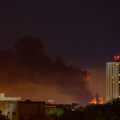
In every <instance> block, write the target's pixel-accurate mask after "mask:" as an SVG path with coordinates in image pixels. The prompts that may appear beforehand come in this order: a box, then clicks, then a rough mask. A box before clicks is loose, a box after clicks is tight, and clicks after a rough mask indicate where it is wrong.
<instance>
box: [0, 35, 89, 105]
mask: <svg viewBox="0 0 120 120" xmlns="http://www.w3.org/2000/svg"><path fill="white" fill-rule="evenodd" d="M88 78H89V74H88V73H87V72H86V71H82V70H81V69H80V68H78V67H75V66H74V65H72V64H68V63H67V62H65V61H64V60H63V59H62V58H59V57H52V56H50V55H49V54H48V52H47V50H46V47H45V45H44V43H43V41H42V40H40V39H39V38H36V37H33V36H29V37H24V38H22V39H20V40H17V41H16V42H15V44H14V46H13V49H12V50H3V51H1V52H0V82H1V83H0V90H1V92H5V93H6V94H7V95H10V96H21V97H22V98H23V99H27V98H29V99H31V100H48V99H54V100H55V102H56V103H72V102H79V103H87V102H88V100H89V99H90V98H91V91H90V90H89V85H88V81H87V80H88Z"/></svg>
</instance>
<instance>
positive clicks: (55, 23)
mask: <svg viewBox="0 0 120 120" xmlns="http://www.w3.org/2000/svg"><path fill="white" fill-rule="evenodd" d="M119 6H120V2H117V1H112V0H109V2H105V1H103V0H83V1H82V0H81V1H80V0H34V1H33V0H20V1H16V0H12V1H10V0H5V1H2V2H0V50H1V51H2V50H3V49H9V48H11V49H12V48H13V44H14V43H15V41H16V40H18V39H20V38H22V37H24V36H30V35H33V36H35V37H38V38H41V39H42V40H43V42H44V44H45V47H46V49H47V54H49V55H50V56H57V57H62V59H64V60H65V66H67V65H66V63H71V64H72V65H73V66H75V67H77V68H80V69H81V70H87V72H88V73H89V74H90V76H91V78H90V80H88V81H87V82H89V85H88V89H90V90H91V92H92V94H93V95H95V94H96V93H99V95H100V96H102V97H103V98H104V97H105V63H106V62H107V61H113V58H112V57H113V55H118V54H120V47H119V44H120V7H119ZM28 45H29V44H28ZM23 47H24V46H23ZM13 51H14V50H13ZM45 56H46V55H45ZM50 59H51V58H50ZM20 60H21V59H20ZM50 61H51V60H50ZM4 64H5V63H4ZM17 64H18V62H17ZM20 65H21V62H20ZM66 68H68V67H66ZM7 69H8V68H7ZM17 69H18V68H17ZM57 69H58V71H59V68H57ZM71 71H72V70H71ZM73 71H74V70H73ZM1 81H2V80H1ZM9 82H10V81H9V80H7V81H6V82H5V83H6V84H8V83H9ZM21 83H22V82H21ZM3 84H4V83H3ZM14 85H16V83H14ZM16 86H17V87H19V85H16ZM30 86H31V83H30ZM61 86H62V85H61ZM34 87H35V86H34ZM48 87H49V86H48ZM57 87H58V86H57ZM74 87H75V86H74ZM76 87H79V86H76ZM21 89H22V88H21ZM21 89H20V87H19V90H18V92H14V91H15V90H14V89H12V90H11V93H10V92H8V91H7V90H5V88H4V85H3V88H2V90H1V91H2V92H6V94H8V95H17V96H19V95H20V96H22V95H21V94H22V93H21ZM30 89H31V88H30ZM36 89H37V90H39V87H37V88H36ZM71 89H72V86H71ZM53 91H54V90H53ZM73 91H74V89H73ZM12 92H13V93H14V94H13V93H12ZM30 92H31V91H30ZM62 92H63V93H64V91H62ZM62 92H61V93H62ZM28 93H29V90H28ZM65 94H66V95H65V96H67V92H65ZM68 94H69V92H68ZM70 95H71V94H69V95H68V96H70ZM25 96H26V94H25V95H23V96H22V97H25ZM71 96H72V95H71ZM27 97H30V95H28V96H27ZM50 97H51V96H50ZM25 98H26V97H25ZM36 98H37V97H35V98H34V99H36ZM65 98H67V97H65ZM38 99H39V98H38ZM51 99H52V98H51ZM68 99H69V97H68ZM84 99H85V98H84ZM56 101H58V103H59V102H60V101H59V100H57V99H56ZM68 101H69V100H66V102H68ZM69 102H70V101H69ZM71 102H72V100H71ZM82 102H83V100H82Z"/></svg>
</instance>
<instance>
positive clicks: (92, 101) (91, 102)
mask: <svg viewBox="0 0 120 120" xmlns="http://www.w3.org/2000/svg"><path fill="white" fill-rule="evenodd" d="M89 104H103V98H102V97H98V103H97V100H96V97H93V99H92V100H90V101H89Z"/></svg>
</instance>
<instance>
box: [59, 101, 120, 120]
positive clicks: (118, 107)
mask: <svg viewBox="0 0 120 120" xmlns="http://www.w3.org/2000/svg"><path fill="white" fill-rule="evenodd" d="M57 120H120V99H114V100H112V101H110V102H109V103H106V104H102V105H88V106H86V107H85V108H82V107H80V108H79V109H76V110H74V111H64V114H63V115H61V116H59V117H58V119H57Z"/></svg>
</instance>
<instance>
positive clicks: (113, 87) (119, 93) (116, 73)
mask: <svg viewBox="0 0 120 120" xmlns="http://www.w3.org/2000/svg"><path fill="white" fill-rule="evenodd" d="M114 60H115V61H114V62H107V63H106V102H108V101H110V100H113V99H114V98H118V97H120V56H114Z"/></svg>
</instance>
